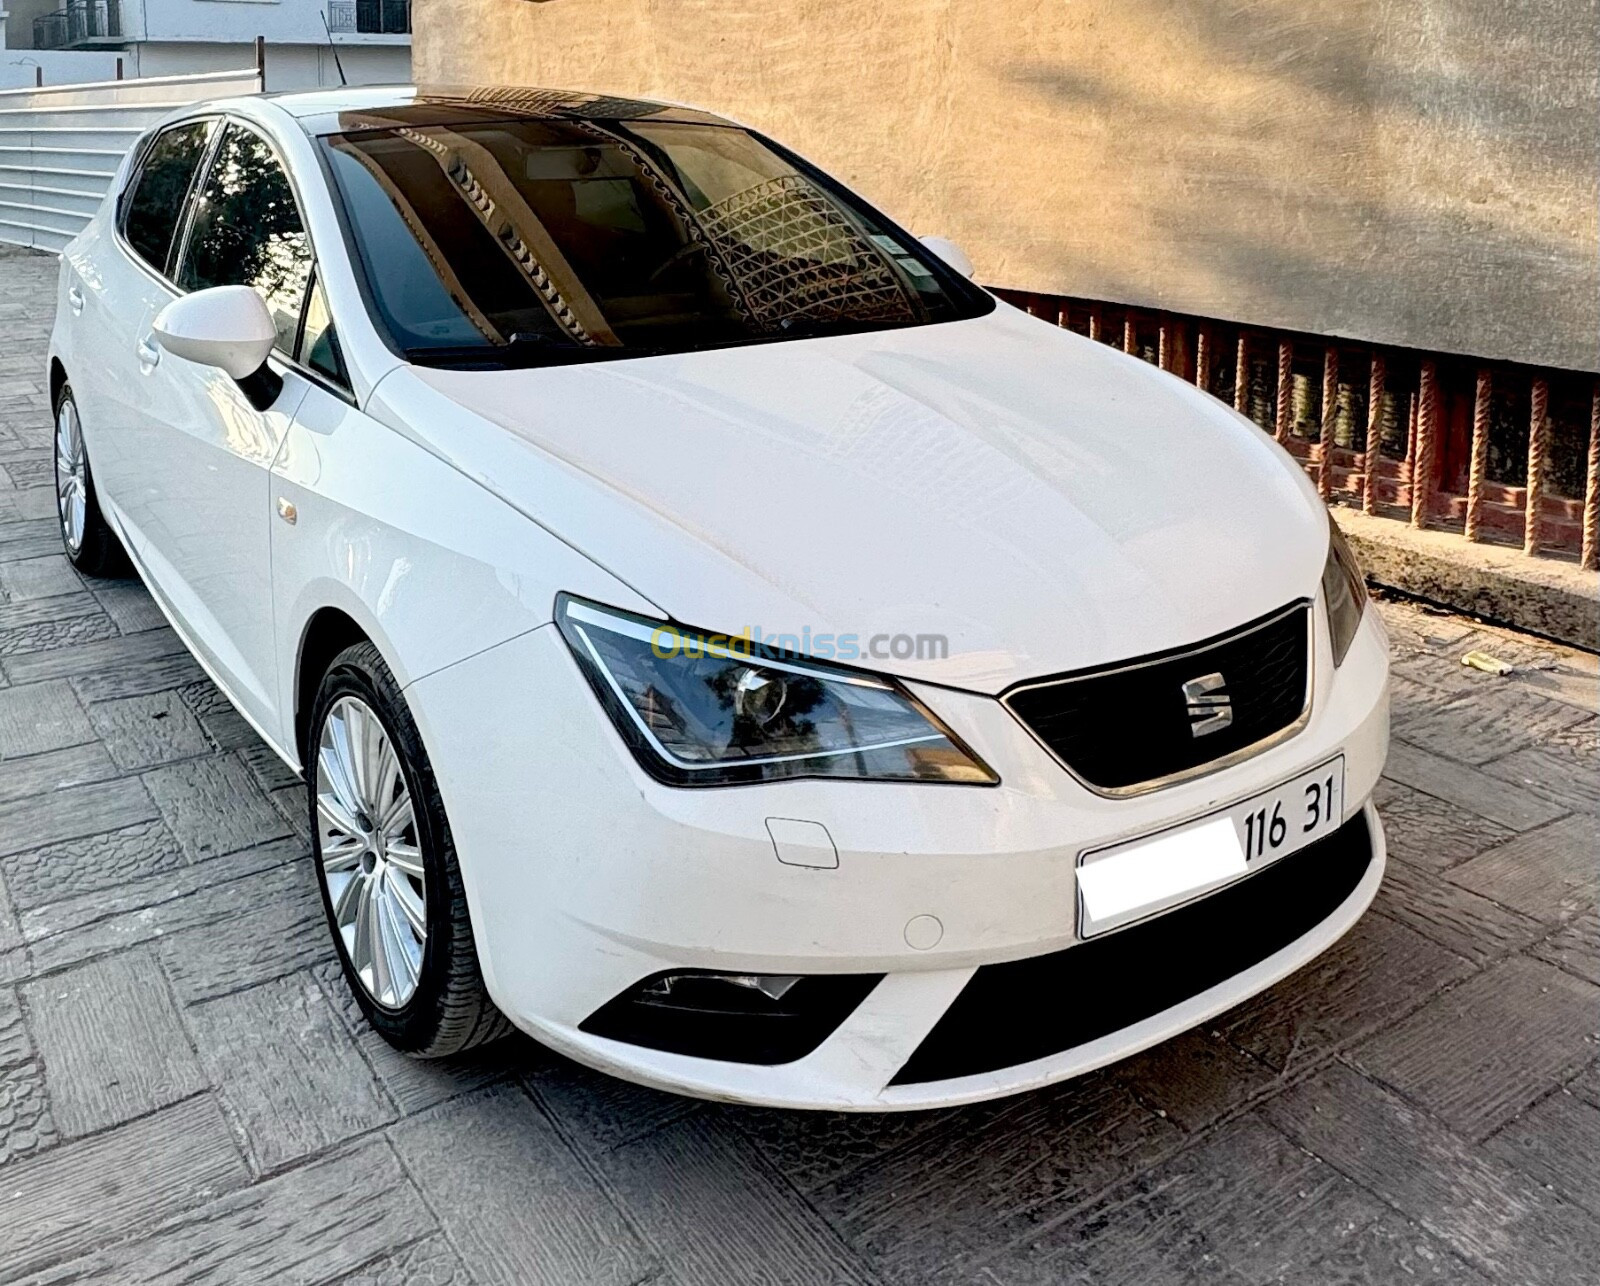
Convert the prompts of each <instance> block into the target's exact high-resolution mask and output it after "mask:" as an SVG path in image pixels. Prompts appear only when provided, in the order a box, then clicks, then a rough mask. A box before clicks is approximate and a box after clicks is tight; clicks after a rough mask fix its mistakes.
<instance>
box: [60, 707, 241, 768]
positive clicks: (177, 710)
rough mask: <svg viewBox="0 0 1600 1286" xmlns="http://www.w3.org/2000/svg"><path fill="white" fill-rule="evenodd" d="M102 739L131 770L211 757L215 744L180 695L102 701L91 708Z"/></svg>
mask: <svg viewBox="0 0 1600 1286" xmlns="http://www.w3.org/2000/svg"><path fill="white" fill-rule="evenodd" d="M89 719H90V722H91V723H93V724H94V730H95V732H96V733H97V734H99V737H100V740H101V741H102V742H104V743H105V747H106V749H107V750H108V751H110V753H111V757H112V758H113V759H114V760H116V762H117V765H118V766H119V767H121V768H123V769H127V770H130V771H133V770H137V769H140V768H153V767H155V766H156V765H158V764H167V763H172V762H174V761H175V760H179V759H190V758H193V757H194V756H195V755H203V754H208V753H209V752H210V750H211V742H210V741H209V740H207V738H206V734H205V733H204V732H203V731H201V728H200V724H199V721H198V720H196V719H195V717H194V715H193V714H191V713H190V711H189V707H188V706H186V705H184V703H183V702H182V701H181V700H180V699H179V697H178V694H177V693H176V692H152V693H150V694H149V695H148V696H142V697H124V698H122V699H121V700H119V701H101V702H99V703H98V704H95V705H92V706H90V707H89Z"/></svg>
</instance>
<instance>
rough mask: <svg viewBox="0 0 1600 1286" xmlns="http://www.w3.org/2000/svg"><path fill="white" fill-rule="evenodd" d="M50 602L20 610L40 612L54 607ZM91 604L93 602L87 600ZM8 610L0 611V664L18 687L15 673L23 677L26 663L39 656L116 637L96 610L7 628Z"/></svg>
mask: <svg viewBox="0 0 1600 1286" xmlns="http://www.w3.org/2000/svg"><path fill="white" fill-rule="evenodd" d="M54 601H55V600H53V599H46V600H43V602H42V603H32V602H30V603H25V604H23V605H22V606H24V607H27V608H29V609H31V610H40V611H42V610H44V609H45V608H47V607H49V606H50V605H51V604H53V603H54ZM90 601H93V600H90ZM8 610H10V609H6V608H0V662H4V663H6V671H7V673H8V674H10V675H11V676H12V681H13V682H17V683H20V682H22V680H21V679H20V678H18V677H17V675H18V673H19V672H20V673H23V674H26V673H27V670H28V667H27V665H26V662H27V661H29V660H31V659H33V658H34V657H36V656H38V655H39V654H40V653H44V654H50V653H51V652H53V651H54V650H55V649H58V648H66V647H70V646H71V645H73V644H88V643H95V642H99V641H101V640H104V639H112V638H115V637H116V636H117V627H116V626H115V625H113V624H112V623H111V618H110V617H109V616H105V615H102V614H101V613H100V611H99V609H98V605H97V606H96V610H95V611H93V612H85V613H81V614H79V615H76V616H67V615H63V616H48V617H46V618H45V619H43V620H39V621H34V622H32V623H30V624H22V625H13V624H7V623H6V622H5V620H4V614H5V613H6V612H7V611H8Z"/></svg>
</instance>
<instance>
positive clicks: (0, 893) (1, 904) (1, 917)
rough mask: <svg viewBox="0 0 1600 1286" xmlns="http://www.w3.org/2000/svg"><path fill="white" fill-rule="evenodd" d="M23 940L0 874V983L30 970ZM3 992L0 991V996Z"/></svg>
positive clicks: (13, 979)
mask: <svg viewBox="0 0 1600 1286" xmlns="http://www.w3.org/2000/svg"><path fill="white" fill-rule="evenodd" d="M24 942H25V939H24V938H23V936H22V926H21V925H20V924H19V923H17V913H16V911H15V910H14V909H13V908H12V906H11V896H10V894H9V893H7V892H6V882H5V877H4V876H0V984H4V983H8V982H16V981H17V980H19V979H21V978H25V977H27V976H28V974H29V973H30V972H31V968H30V964H29V959H28V949H27V947H26V946H25V945H24ZM4 994H5V993H4V992H3V991H0V996H3V995H4Z"/></svg>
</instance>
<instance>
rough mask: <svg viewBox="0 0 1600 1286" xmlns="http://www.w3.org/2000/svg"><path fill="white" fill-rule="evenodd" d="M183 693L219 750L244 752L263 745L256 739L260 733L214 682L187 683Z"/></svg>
mask: <svg viewBox="0 0 1600 1286" xmlns="http://www.w3.org/2000/svg"><path fill="white" fill-rule="evenodd" d="M181 691H182V694H183V699H184V700H185V701H186V702H188V703H189V708H190V709H191V710H193V711H194V712H195V716H196V717H197V718H198V719H199V720H200V722H201V724H202V725H203V726H204V727H205V730H206V733H207V734H208V735H209V736H210V738H211V740H212V741H214V742H216V744H217V747H218V749H220V750H242V749H243V748H244V747H246V746H255V745H259V744H260V742H261V738H260V737H258V736H256V730H255V729H254V728H252V727H251V726H250V725H249V724H248V723H247V722H245V718H244V716H243V715H242V714H240V713H239V712H238V711H237V710H235V709H234V708H233V705H232V704H231V703H230V702H229V700H228V698H227V697H225V696H223V695H222V693H221V691H220V690H219V689H218V688H217V685H216V684H215V683H213V682H211V680H210V679H201V680H199V681H198V682H191V683H186V684H184V685H183V688H182V689H181Z"/></svg>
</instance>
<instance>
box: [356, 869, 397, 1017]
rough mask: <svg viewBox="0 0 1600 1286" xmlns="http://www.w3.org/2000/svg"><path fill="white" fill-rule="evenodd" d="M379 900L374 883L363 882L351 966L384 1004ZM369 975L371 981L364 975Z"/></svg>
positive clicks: (385, 970)
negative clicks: (353, 966) (378, 912)
mask: <svg viewBox="0 0 1600 1286" xmlns="http://www.w3.org/2000/svg"><path fill="white" fill-rule="evenodd" d="M376 901H377V899H376V898H375V897H374V896H373V887H372V881H371V880H363V881H362V882H361V894H360V900H359V902H358V903H357V904H356V937H355V942H354V944H353V945H352V947H351V949H350V959H351V963H352V964H354V965H355V967H356V973H358V974H361V975H363V977H362V981H363V982H366V983H367V985H368V987H369V988H370V990H371V991H372V994H373V996H374V997H376V998H377V999H378V1000H380V1001H382V1000H383V999H384V990H385V986H386V984H387V982H388V966H387V964H385V963H381V962H380V957H381V956H382V955H383V952H382V950H381V949H380V946H379V943H378V932H379V930H378V923H377V914H376V912H377V907H376V905H375V904H376ZM368 974H370V975H371V976H370V979H369V978H368V977H366V976H365V975H368Z"/></svg>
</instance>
